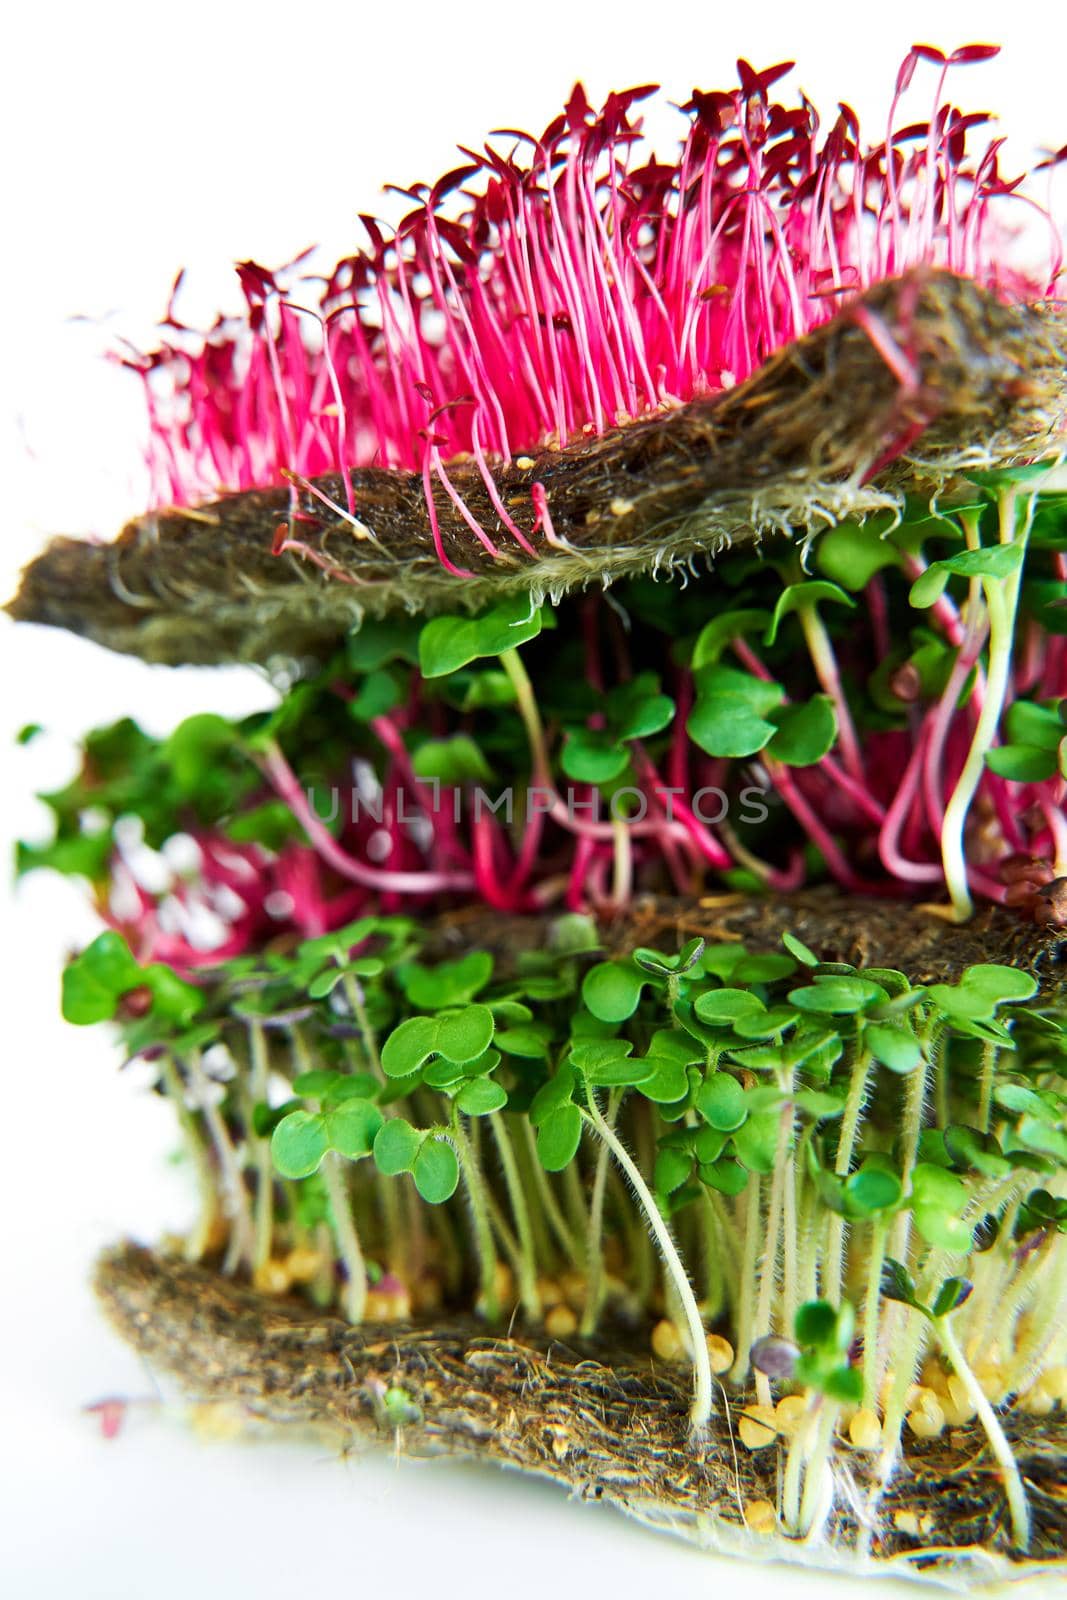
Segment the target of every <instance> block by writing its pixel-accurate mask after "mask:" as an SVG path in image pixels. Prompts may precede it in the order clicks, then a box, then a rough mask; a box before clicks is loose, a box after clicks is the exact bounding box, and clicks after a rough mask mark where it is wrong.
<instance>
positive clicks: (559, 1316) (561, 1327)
mask: <svg viewBox="0 0 1067 1600" xmlns="http://www.w3.org/2000/svg"><path fill="white" fill-rule="evenodd" d="M577 1328H578V1318H577V1317H576V1316H575V1314H574V1312H573V1311H572V1310H571V1308H570V1306H553V1307H552V1309H551V1311H549V1313H548V1315H547V1316H546V1318H545V1332H546V1333H550V1334H551V1335H552V1337H553V1339H569V1338H570V1336H571V1334H572V1333H575V1332H576V1331H577Z"/></svg>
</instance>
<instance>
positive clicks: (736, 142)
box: [129, 45, 1062, 573]
mask: <svg viewBox="0 0 1067 1600" xmlns="http://www.w3.org/2000/svg"><path fill="white" fill-rule="evenodd" d="M995 53H996V48H995V47H994V46H990V45H968V46H964V47H963V48H961V49H958V50H955V51H953V52H952V54H951V55H948V56H946V55H944V54H943V53H942V52H940V51H938V50H934V49H932V48H931V47H929V46H926V45H917V46H915V47H914V48H913V49H912V50H911V51H910V52H909V54H908V56H907V57H906V59H905V61H904V63H903V65H902V67H901V69H900V72H899V73H898V76H897V81H896V90H895V93H894V96H893V100H892V104H891V107H890V112H889V119H888V129H889V132H888V134H887V138H886V140H885V141H883V142H882V143H878V144H874V145H867V144H865V143H863V142H862V141H861V136H860V129H859V123H858V120H857V118H856V116H855V114H854V112H853V111H852V110H851V109H850V108H849V107H848V106H846V105H842V106H841V107H840V109H839V114H838V116H837V119H836V120H835V122H834V123H833V125H832V126H831V127H830V129H829V131H828V132H826V133H825V134H824V133H822V131H821V129H820V123H819V118H818V116H817V114H816V112H815V109H814V107H813V106H812V105H811V104H810V102H809V101H808V100H807V99H806V98H805V97H804V96H803V95H801V96H800V102H799V104H798V105H795V106H793V107H792V108H788V107H786V106H785V105H782V104H780V103H778V102H777V101H776V100H774V99H773V98H772V91H773V89H774V86H775V85H776V84H777V83H778V82H779V81H780V80H781V79H782V78H783V77H784V76H785V75H786V73H787V72H788V71H789V70H790V68H791V66H792V63H789V62H786V63H781V64H779V65H777V66H773V67H770V68H768V69H766V70H765V71H763V72H756V71H755V70H754V69H753V68H752V67H750V66H749V64H748V63H747V62H746V61H739V62H738V74H739V80H740V82H739V87H738V88H736V89H733V90H729V91H710V92H704V91H694V93H693V95H692V97H691V99H690V100H689V101H688V102H687V104H686V105H685V106H683V107H682V111H683V113H684V115H685V116H686V117H687V118H688V123H689V126H688V132H687V133H686V136H685V138H684V140H683V141H682V144H681V147H680V150H679V152H678V154H677V157H676V159H675V160H673V161H671V162H667V163H664V162H661V161H658V160H657V159H656V158H655V156H654V155H653V154H651V153H650V152H649V151H648V150H647V149H646V148H645V146H644V144H643V142H642V136H641V122H640V117H639V114H638V108H639V107H640V105H641V102H642V101H644V100H645V99H647V98H648V96H649V95H650V94H652V93H653V89H652V88H651V87H647V86H646V87H642V88H638V89H630V90H626V91H624V92H622V93H617V94H611V95H609V96H608V98H607V100H606V101H605V103H604V106H603V107H602V108H601V110H600V111H599V112H597V111H594V110H593V108H592V107H591V106H590V104H589V101H588V99H587V97H586V94H585V91H584V90H583V88H582V87H581V85H578V86H577V87H576V88H575V89H574V91H573V93H572V95H571V97H570V100H569V101H568V103H567V106H566V108H565V110H564V111H563V113H562V114H561V115H560V116H558V117H556V118H555V119H554V121H552V122H551V123H550V124H549V126H548V127H547V128H546V129H545V131H544V133H543V134H542V135H541V136H540V138H536V139H535V138H532V137H531V136H529V135H528V134H525V133H521V132H517V131H513V130H499V131H498V132H497V133H496V134H495V135H493V140H494V142H493V143H491V144H487V145H486V146H485V147H484V148H483V150H482V151H480V152H478V151H473V150H463V152H462V153H463V155H464V158H465V164H464V165H462V166H459V167H457V168H455V169H454V170H453V171H451V172H449V173H446V174H445V175H444V176H443V177H442V178H439V179H438V180H437V182H436V183H434V184H433V185H427V184H417V185H415V186H414V187H413V188H411V189H409V190H403V191H400V192H401V193H403V194H404V195H405V197H407V198H409V199H410V200H411V201H412V209H411V210H410V211H409V212H408V213H407V215H406V216H405V217H404V218H403V219H402V221H401V222H400V223H399V224H398V226H397V227H396V228H395V230H392V231H391V230H390V229H388V228H387V226H386V225H385V224H384V223H381V222H378V221H375V220H374V219H373V218H371V217H367V216H364V217H363V218H362V219H361V220H362V222H363V226H364V230H365V233H366V235H367V241H368V242H367V244H366V245H365V247H364V248H363V249H361V250H358V251H356V252H354V253H353V254H352V255H351V256H348V257H346V258H345V259H344V260H342V261H340V262H339V263H338V264H337V266H336V267H334V269H333V270H332V272H330V273H329V275H328V276H327V277H326V278H325V279H322V278H321V277H320V278H314V277H308V276H304V277H301V276H300V274H299V271H298V269H299V268H300V267H302V266H303V264H304V262H305V257H300V258H298V260H297V261H296V262H295V263H293V265H292V267H290V268H289V269H285V270H283V271H282V272H277V273H276V272H271V271H268V270H267V269H265V268H263V267H260V266H257V265H256V264H255V263H254V262H251V261H248V262H244V263H242V264H241V265H240V266H239V267H238V269H237V271H238V276H239V279H240V283H241V288H242V291H243V293H244V297H245V301H246V310H245V312H244V314H243V315H242V316H240V317H231V318H226V319H221V320H220V321H219V322H218V323H217V324H216V325H215V327H214V328H212V329H211V331H210V332H209V333H207V334H206V335H201V334H197V333H195V332H194V331H192V330H190V329H188V328H185V327H184V326H183V325H182V324H181V323H180V322H179V321H178V320H177V318H176V315H175V312H174V302H173V298H172V302H171V307H170V309H169V310H168V314H167V316H166V318H165V320H164V323H163V328H164V330H165V338H164V340H163V342H162V343H161V344H160V346H159V348H158V349H156V350H155V351H153V352H151V353H149V354H147V355H144V356H138V357H135V358H130V359H129V364H130V365H132V366H135V367H136V369H137V370H138V371H139V372H140V373H141V374H142V375H143V377H144V382H145V391H146V395H147V400H148V408H149V417H150V424H151V437H150V446H149V465H150V470H151V482H152V495H153V503H154V504H155V505H157V506H164V505H177V506H182V505H190V504H194V503H196V502H198V501H203V500H205V499H209V498H211V497H213V496H216V495H218V494H220V493H224V492H227V491H231V490H241V489H250V488H260V487H265V486H267V485H277V484H280V483H283V482H289V483H290V484H291V485H294V493H295V485H296V484H298V483H303V484H304V486H305V487H306V480H308V479H311V478H314V477H315V476H317V475H321V474H327V473H334V472H336V473H339V474H340V475H341V477H342V479H343V482H344V487H345V493H346V495H347V499H348V506H347V511H348V514H349V515H350V516H351V517H354V518H358V514H359V507H358V505H357V504H356V503H355V496H354V493H353V490H352V486H351V483H350V480H349V476H348V472H347V471H346V469H350V468H355V467H361V466H368V465H377V466H382V467H388V468H402V469H407V470H409V471H412V472H416V473H419V474H421V476H422V481H423V486H424V491H425V496H426V504H427V508H428V515H429V520H430V524H431V527H432V529H433V531H434V534H435V542H436V545H437V550H438V555H439V557H440V559H441V561H442V563H443V564H444V565H445V566H446V567H448V568H449V570H451V571H452V572H453V573H455V572H457V571H458V569H456V568H455V567H454V566H452V564H451V562H450V561H449V559H448V557H447V556H446V554H445V552H444V548H443V543H442V540H441V537H440V533H439V530H438V526H437V511H436V508H435V505H434V496H435V491H436V492H437V493H438V494H442V493H443V494H445V495H447V496H448V497H449V498H450V499H451V500H452V501H453V503H454V504H455V505H456V508H457V510H458V511H459V513H460V515H461V516H463V517H464V518H465V520H466V521H467V522H468V525H469V526H470V527H471V530H472V532H473V533H474V534H475V535H476V537H477V538H478V539H479V540H480V542H481V544H482V545H483V546H484V547H485V548H486V549H487V550H488V551H489V553H490V554H492V555H498V554H501V553H503V551H502V548H501V544H500V543H498V542H497V541H498V540H500V539H501V532H503V534H505V535H506V536H507V541H508V545H509V550H508V554H509V557H511V556H513V554H514V546H515V544H516V543H517V544H518V545H519V546H520V547H521V549H522V550H523V551H524V552H525V554H526V555H527V556H529V557H533V556H534V555H535V554H536V552H535V550H534V548H533V547H532V546H531V544H530V542H529V540H528V539H527V537H526V536H525V535H524V534H523V533H522V531H521V530H520V529H519V528H518V527H517V525H516V523H515V521H514V520H513V518H512V517H511V516H510V515H509V513H508V510H507V508H506V506H505V505H504V504H503V502H502V500H501V498H500V496H499V493H498V491H497V489H496V486H495V483H494V477H493V469H494V466H495V465H497V464H500V463H504V464H506V463H508V462H510V461H512V460H514V459H515V458H516V456H517V455H518V456H521V454H522V453H523V452H524V451H528V450H535V449H538V448H541V447H544V446H546V445H547V446H554V447H561V446H563V445H565V444H566V443H567V442H568V441H570V440H573V439H574V438H575V437H576V436H578V435H581V434H582V433H596V434H600V433H603V432H604V431H605V430H607V429H610V428H613V427H615V426H616V425H618V424H621V423H624V422H626V421H628V420H630V419H633V418H637V417H641V416H644V415H647V414H649V413H654V412H657V411H663V410H667V409H670V408H672V407H675V406H678V405H680V404H684V403H685V402H687V401H690V400H693V399H695V398H699V397H702V396H707V395H710V394H714V393H716V392H718V391H721V390H722V389H725V388H729V387H731V386H733V385H734V384H736V383H738V382H740V381H742V380H744V379H745V378H747V377H748V376H749V375H750V374H751V373H752V372H753V371H754V370H755V369H756V368H757V367H759V366H760V365H761V364H762V363H763V362H764V361H766V359H767V358H768V356H769V355H771V353H772V352H773V351H775V350H777V349H779V348H780V347H781V346H783V345H786V344H788V343H789V342H790V341H791V340H794V339H796V338H798V337H799V336H801V335H803V334H805V333H807V332H809V331H810V330H811V329H812V328H813V327H815V326H817V325H818V324H820V323H822V322H825V321H827V320H828V319H829V318H830V317H832V316H833V315H834V314H835V312H837V311H838V310H839V309H840V307H841V305H842V303H843V300H844V298H845V297H847V296H850V295H852V294H854V293H856V292H858V291H861V290H863V289H865V288H868V287H869V286H871V285H872V284H875V283H877V282H879V281H880V280H883V279H886V278H891V277H895V276H897V275H899V274H901V273H903V272H905V271H906V270H907V269H909V268H912V267H915V266H919V265H928V266H938V267H944V268H947V269H950V270H951V271H953V272H956V273H958V274H961V275H965V276H968V277H971V278H973V279H975V280H977V281H978V282H980V283H981V284H982V285H984V286H986V287H987V288H990V289H991V290H993V291H995V292H996V293H998V294H999V295H1001V296H1003V297H1005V298H1013V297H1019V298H1026V299H1034V298H1036V297H1038V296H1040V295H1041V294H1043V293H1045V292H1047V290H1048V289H1049V288H1050V286H1051V285H1052V284H1053V283H1054V282H1055V280H1056V279H1057V277H1058V275H1059V272H1060V268H1061V255H1060V249H1059V243H1058V240H1057V238H1056V236H1055V230H1053V240H1052V245H1051V259H1050V262H1049V267H1048V273H1047V275H1044V276H1042V277H1035V276H1033V275H1032V274H1027V273H1025V272H1023V271H1022V270H1020V269H1017V268H1016V267H1015V266H1013V265H1011V264H1010V263H1009V259H1008V246H1009V244H1010V242H1011V232H1010V231H1009V228H1008V225H1007V203H1008V202H1011V203H1013V204H1014V205H1015V206H1016V207H1018V205H1019V204H1020V203H1023V202H1025V203H1027V204H1031V205H1032V204H1033V203H1034V202H1032V201H1028V200H1027V199H1026V197H1025V196H1024V195H1023V194H1022V193H1021V191H1020V185H1021V183H1022V179H1021V178H1010V179H1009V178H1006V177H1004V176H1002V174H1001V171H1000V161H999V158H1000V148H1001V144H1002V142H1003V141H1002V140H1000V139H991V140H988V141H987V142H986V143H984V144H983V145H982V146H981V147H980V148H979V149H978V150H977V151H976V152H974V153H971V152H969V151H968V143H969V140H970V139H971V137H972V135H973V134H974V133H975V132H976V131H977V130H980V129H984V128H985V127H986V126H987V125H988V123H989V121H990V118H989V117H988V116H987V115H986V114H985V113H967V114H964V113H963V112H961V111H959V110H957V109H956V108H955V107H954V106H952V105H951V104H950V103H949V102H947V101H945V100H944V98H943V96H944V92H945V84H946V77H947V75H948V72H949V69H950V68H951V67H953V66H955V65H958V64H962V63H967V62H973V61H981V60H985V59H988V58H989V57H990V56H992V55H994V54H995ZM920 61H922V62H925V63H927V64H932V66H933V67H934V69H935V74H936V77H935V90H934V96H933V107H932V111H931V114H930V117H929V119H928V120H927V121H921V122H912V123H910V124H907V125H905V126H900V125H898V109H899V106H900V103H901V100H902V97H903V96H904V94H905V93H906V91H907V90H908V89H909V87H910V85H911V82H912V78H913V75H914V73H915V70H916V67H917V66H918V65H919V63H920ZM1061 154H1062V152H1061ZM179 281H180V280H179ZM868 331H870V332H872V337H876V336H877V332H878V330H877V329H875V330H868ZM456 458H466V459H473V461H474V462H475V463H476V466H477V468H478V470H479V472H480V474H481V476H482V477H483V479H484V482H485V485H486V489H487V491H488V493H489V496H490V500H491V503H492V504H493V506H494V509H495V511H496V512H497V515H498V517H499V523H500V528H499V529H495V530H493V533H492V534H491V533H490V531H488V530H486V529H485V528H484V527H482V526H480V525H479V524H478V522H477V520H476V519H475V518H474V516H473V515H472V514H471V513H470V511H469V509H468V508H467V507H466V505H465V503H464V502H463V500H462V498H461V497H460V495H459V493H458V491H457V489H456V487H455V485H454V484H453V482H452V480H451V478H450V475H449V462H450V461H453V460H455V459H456ZM539 491H540V499H538V498H537V497H538V493H539ZM532 495H533V497H534V501H535V505H534V509H535V511H536V512H537V513H538V516H537V520H536V527H537V529H538V531H539V532H540V534H541V535H542V536H544V537H546V538H547V539H548V540H549V541H551V538H552V530H551V520H550V517H549V515H548V507H547V503H546V501H545V496H544V493H543V490H542V488H541V485H539V484H538V483H536V482H535V483H534V484H533V486H532ZM535 536H536V535H535ZM286 547H287V548H293V549H295V548H298V547H297V545H296V544H295V543H294V542H290V543H289V544H288V545H287V546H286Z"/></svg>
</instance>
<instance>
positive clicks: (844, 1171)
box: [823, 1044, 871, 1306]
mask: <svg viewBox="0 0 1067 1600" xmlns="http://www.w3.org/2000/svg"><path fill="white" fill-rule="evenodd" d="M870 1070H871V1058H870V1056H869V1054H868V1053H867V1051H866V1050H864V1048H863V1046H862V1044H861V1045H859V1046H857V1054H856V1059H855V1061H854V1062H853V1063H852V1070H851V1072H850V1074H849V1080H848V1093H847V1095H846V1096H845V1109H844V1111H843V1112H842V1115H841V1135H840V1137H839V1139H838V1141H837V1159H836V1161H835V1162H834V1174H835V1176H836V1177H838V1178H847V1176H848V1173H849V1169H850V1168H851V1166H852V1153H853V1151H854V1150H855V1148H856V1135H857V1133H858V1132H859V1125H860V1118H861V1117H862V1116H863V1106H864V1102H865V1100H866V1098H867V1079H868V1077H869V1075H870ZM844 1258H845V1219H844V1217H842V1216H840V1215H838V1213H837V1212H835V1213H834V1214H833V1215H832V1216H831V1218H830V1229H829V1240H828V1244H827V1250H826V1274H825V1278H824V1282H823V1293H824V1294H825V1296H826V1298H827V1299H828V1300H830V1301H832V1303H833V1304H834V1305H835V1306H836V1305H840V1303H841V1293H842V1278H843V1276H844Z"/></svg>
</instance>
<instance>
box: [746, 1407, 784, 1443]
mask: <svg viewBox="0 0 1067 1600" xmlns="http://www.w3.org/2000/svg"><path fill="white" fill-rule="evenodd" d="M737 1431H738V1433H739V1434H740V1436H741V1443H742V1444H743V1445H744V1446H745V1448H746V1449H747V1450H763V1449H765V1448H766V1447H767V1445H769V1444H773V1443H774V1441H775V1438H776V1437H777V1434H778V1428H777V1424H776V1423H775V1420H774V1408H773V1407H772V1406H746V1407H745V1409H744V1411H742V1413H741V1417H740V1420H739V1421H738V1424H737Z"/></svg>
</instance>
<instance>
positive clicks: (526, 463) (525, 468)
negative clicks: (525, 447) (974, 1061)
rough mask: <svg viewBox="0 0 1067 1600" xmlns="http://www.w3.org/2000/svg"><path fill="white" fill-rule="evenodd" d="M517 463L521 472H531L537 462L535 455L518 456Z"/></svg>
mask: <svg viewBox="0 0 1067 1600" xmlns="http://www.w3.org/2000/svg"><path fill="white" fill-rule="evenodd" d="M515 465H516V466H517V467H518V469H519V471H520V472H529V470H530V468H531V467H534V466H536V465H537V463H536V462H535V460H534V458H533V456H516V457H515Z"/></svg>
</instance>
